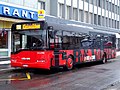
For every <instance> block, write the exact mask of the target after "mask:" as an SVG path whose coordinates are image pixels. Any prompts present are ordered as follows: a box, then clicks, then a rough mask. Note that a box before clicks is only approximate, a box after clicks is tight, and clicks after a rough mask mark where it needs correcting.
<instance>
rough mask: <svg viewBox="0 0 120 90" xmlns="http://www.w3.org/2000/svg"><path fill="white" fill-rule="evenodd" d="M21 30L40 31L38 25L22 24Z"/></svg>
mask: <svg viewBox="0 0 120 90" xmlns="http://www.w3.org/2000/svg"><path fill="white" fill-rule="evenodd" d="M22 29H40V23H31V24H23V25H22Z"/></svg>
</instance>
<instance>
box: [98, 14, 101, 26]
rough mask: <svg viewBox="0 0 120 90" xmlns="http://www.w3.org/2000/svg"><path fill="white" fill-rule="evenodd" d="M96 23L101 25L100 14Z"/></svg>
mask: <svg viewBox="0 0 120 90" xmlns="http://www.w3.org/2000/svg"><path fill="white" fill-rule="evenodd" d="M98 25H101V16H100V15H98Z"/></svg>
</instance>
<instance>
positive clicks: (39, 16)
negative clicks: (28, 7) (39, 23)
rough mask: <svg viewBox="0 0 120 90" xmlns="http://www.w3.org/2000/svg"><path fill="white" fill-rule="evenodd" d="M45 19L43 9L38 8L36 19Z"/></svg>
mask: <svg viewBox="0 0 120 90" xmlns="http://www.w3.org/2000/svg"><path fill="white" fill-rule="evenodd" d="M40 19H45V10H38V20H40Z"/></svg>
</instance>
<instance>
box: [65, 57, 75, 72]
mask: <svg viewBox="0 0 120 90" xmlns="http://www.w3.org/2000/svg"><path fill="white" fill-rule="evenodd" d="M73 65H74V61H73V58H72V56H69V57H68V59H67V62H66V69H67V70H71V69H73Z"/></svg>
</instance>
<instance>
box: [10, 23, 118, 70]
mask: <svg viewBox="0 0 120 90" xmlns="http://www.w3.org/2000/svg"><path fill="white" fill-rule="evenodd" d="M11 32H12V53H11V66H12V67H21V68H40V69H47V70H50V69H51V68H53V67H57V68H59V67H64V68H66V69H67V70H71V69H72V68H73V67H74V65H76V64H81V63H86V62H96V61H100V62H102V63H105V62H107V60H109V59H111V58H115V57H116V44H115V43H116V36H115V35H114V34H109V33H103V32H98V31H97V30H94V29H93V28H88V27H82V26H75V25H70V24H68V25H64V24H55V23H47V22H46V21H34V22H22V23H15V24H13V25H12V29H11Z"/></svg>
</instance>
